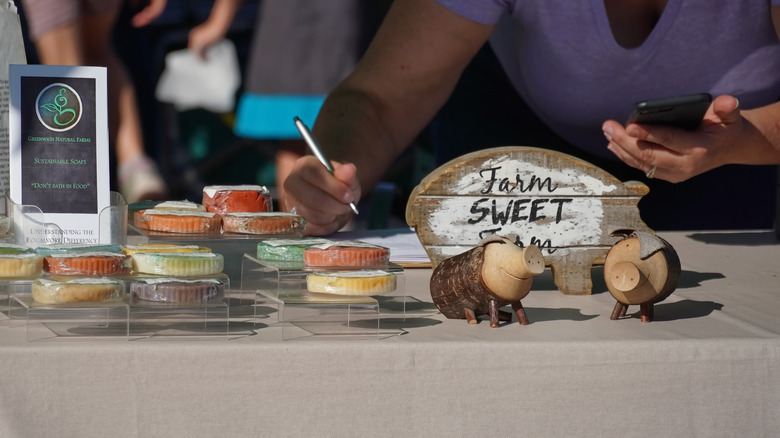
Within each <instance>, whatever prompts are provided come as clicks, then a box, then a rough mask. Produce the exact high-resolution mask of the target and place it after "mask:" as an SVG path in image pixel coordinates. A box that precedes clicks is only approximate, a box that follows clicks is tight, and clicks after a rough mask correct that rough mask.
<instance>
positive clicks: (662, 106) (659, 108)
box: [626, 93, 712, 130]
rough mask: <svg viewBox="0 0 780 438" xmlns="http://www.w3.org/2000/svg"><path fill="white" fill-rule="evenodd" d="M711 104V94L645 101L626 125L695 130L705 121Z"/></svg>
mask: <svg viewBox="0 0 780 438" xmlns="http://www.w3.org/2000/svg"><path fill="white" fill-rule="evenodd" d="M710 103H712V95H710V94H709V93H698V94H688V95H684V96H676V97H667V98H663V99H652V100H644V101H641V102H638V103H637V104H636V105H635V106H634V109H633V111H632V112H631V115H629V117H628V121H627V122H626V125H628V124H629V123H642V124H648V125H671V126H677V127H679V128H682V129H688V130H691V129H695V128H696V127H698V126H699V125H700V124H701V122H702V120H703V119H704V114H705V113H706V112H707V108H709V107H710Z"/></svg>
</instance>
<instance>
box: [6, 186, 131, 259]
mask: <svg viewBox="0 0 780 438" xmlns="http://www.w3.org/2000/svg"><path fill="white" fill-rule="evenodd" d="M109 195H110V204H109V206H108V207H105V208H103V209H102V210H101V211H100V212H99V213H98V221H99V222H98V224H99V227H98V236H97V239H98V242H97V243H101V244H112V245H124V244H126V243H127V202H126V201H125V198H123V197H122V195H121V194H119V193H117V192H110V194H109ZM5 209H6V212H7V215H8V217H9V218H10V219H11V225H10V230H9V233H8V235H7V236H3V237H4V238H5V237H7V239H8V240H10V241H12V242H13V243H15V244H17V245H23V246H32V247H35V246H41V245H49V244H60V243H68V242H67V241H65V240H64V239H65V236H64V235H63V234H62V229H61V228H60V226H59V225H58V224H56V223H53V222H49V220H48V219H47V217H46V214H45V213H43V212H42V211H41V209H40V208H39V207H37V206H35V205H22V204H16V203H15V202H13V201H12V200H11V198H10V197H8V194H6V197H5Z"/></svg>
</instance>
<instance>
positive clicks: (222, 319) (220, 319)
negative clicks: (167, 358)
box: [3, 275, 231, 341]
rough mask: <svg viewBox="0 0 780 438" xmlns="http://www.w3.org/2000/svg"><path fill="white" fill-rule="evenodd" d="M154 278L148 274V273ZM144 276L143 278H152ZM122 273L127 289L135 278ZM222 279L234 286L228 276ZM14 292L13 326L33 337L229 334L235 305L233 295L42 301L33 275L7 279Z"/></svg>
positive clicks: (11, 305) (218, 336)
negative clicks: (157, 299) (161, 299)
mask: <svg viewBox="0 0 780 438" xmlns="http://www.w3.org/2000/svg"><path fill="white" fill-rule="evenodd" d="M147 277H148V276H147ZM147 277H143V278H147ZM139 278H142V277H125V278H122V279H123V280H125V283H126V286H127V287H126V291H129V284H130V282H132V281H133V280H137V279H139ZM209 278H218V279H220V280H221V281H223V282H224V284H225V290H226V291H227V289H228V288H229V280H228V278H227V276H224V275H220V276H216V277H215V276H210V277H209ZM3 283H4V284H5V286H6V288H7V289H9V290H10V295H9V308H8V316H9V320H8V321H9V325H11V326H12V327H19V328H20V329H22V328H24V329H26V330H27V340H28V341H40V340H61V339H75V338H112V339H125V340H139V339H165V338H170V337H176V338H177V339H201V338H208V339H222V338H224V339H228V337H229V336H230V335H231V333H230V331H229V328H230V327H229V324H230V307H229V305H228V303H227V298H221V299H216V300H213V301H208V302H204V303H160V302H152V301H142V300H137V299H134V298H133V297H131V296H130V295H129V294H128V293H126V294H125V296H124V297H123V298H121V299H116V300H107V301H102V302H74V303H64V304H41V303H38V302H36V301H35V300H33V298H32V293H31V292H30V284H31V283H32V280H27V281H26V282H25V281H14V282H3Z"/></svg>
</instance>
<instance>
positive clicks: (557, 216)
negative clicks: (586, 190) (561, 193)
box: [550, 198, 572, 224]
mask: <svg viewBox="0 0 780 438" xmlns="http://www.w3.org/2000/svg"><path fill="white" fill-rule="evenodd" d="M571 201H572V199H570V198H569V199H567V198H558V199H551V200H550V203H551V204H558V212H557V213H555V223H556V224H557V223H559V222H560V221H561V217H562V215H563V204H567V203H569V202H571Z"/></svg>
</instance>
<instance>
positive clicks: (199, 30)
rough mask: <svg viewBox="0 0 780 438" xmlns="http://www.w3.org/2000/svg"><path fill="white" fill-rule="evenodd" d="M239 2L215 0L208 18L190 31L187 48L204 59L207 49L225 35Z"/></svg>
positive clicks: (235, 0) (237, 0)
mask: <svg viewBox="0 0 780 438" xmlns="http://www.w3.org/2000/svg"><path fill="white" fill-rule="evenodd" d="M241 1H242V0H215V1H214V5H213V6H212V7H211V13H210V14H209V18H207V19H206V21H204V22H203V23H201V24H199V25H197V26H195V27H194V28H192V30H191V31H190V34H189V38H188V41H187V48H188V49H190V50H192V51H193V52H195V53H196V54H197V55H198V56H200V57H201V58H202V57H204V56H205V53H206V50H207V49H208V48H209V47H211V46H212V45H213V44H214V43H216V42H217V41H219V40H221V39H222V38H224V37H225V35H227V32H228V29H230V23H232V22H233V18H235V16H236V12H237V11H238V8H239V6H241Z"/></svg>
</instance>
